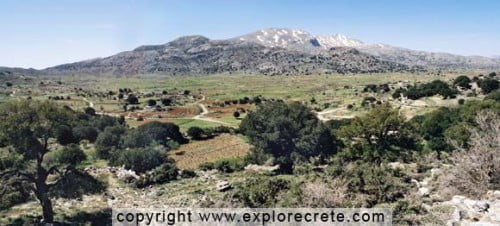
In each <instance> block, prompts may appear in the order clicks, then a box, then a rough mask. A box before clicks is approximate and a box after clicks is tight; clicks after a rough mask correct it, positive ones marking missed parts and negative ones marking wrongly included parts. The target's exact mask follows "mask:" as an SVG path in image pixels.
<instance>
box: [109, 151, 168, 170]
mask: <svg viewBox="0 0 500 226" xmlns="http://www.w3.org/2000/svg"><path fill="white" fill-rule="evenodd" d="M117 155H118V157H117V158H116V160H115V161H113V162H112V164H113V165H116V166H121V165H123V166H124V167H125V169H131V170H133V171H135V172H136V173H138V174H141V173H144V172H146V171H148V170H151V169H154V168H155V167H157V166H159V165H161V164H162V163H164V162H165V161H166V160H167V158H166V153H165V152H164V151H160V150H158V149H155V148H153V147H145V148H133V149H128V150H123V151H121V152H119V153H117Z"/></svg>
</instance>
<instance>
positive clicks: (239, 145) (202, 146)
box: [170, 134, 250, 169]
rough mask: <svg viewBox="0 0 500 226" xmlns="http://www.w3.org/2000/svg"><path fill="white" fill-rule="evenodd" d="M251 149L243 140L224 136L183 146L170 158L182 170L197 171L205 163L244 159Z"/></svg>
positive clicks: (174, 151) (173, 152)
mask: <svg viewBox="0 0 500 226" xmlns="http://www.w3.org/2000/svg"><path fill="white" fill-rule="evenodd" d="M249 148H250V145H248V144H247V143H246V142H245V141H244V140H243V139H242V138H240V137H238V136H235V135H228V134H223V135H220V136H218V137H215V138H213V139H209V140H204V141H195V142H192V143H189V144H186V145H182V146H181V147H180V148H179V149H177V150H173V151H171V152H170V157H172V158H173V159H174V160H175V163H176V164H177V167H179V168H180V169H195V168H196V167H198V166H199V165H200V164H202V163H205V162H214V161H216V160H219V159H226V158H233V157H243V156H245V155H246V154H247V153H248V151H249Z"/></svg>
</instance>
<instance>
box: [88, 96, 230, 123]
mask: <svg viewBox="0 0 500 226" xmlns="http://www.w3.org/2000/svg"><path fill="white" fill-rule="evenodd" d="M204 100H205V96H202V98H201V99H200V100H198V101H196V104H197V105H198V106H199V107H200V109H201V112H200V113H199V114H197V115H195V116H193V117H190V118H189V117H182V118H173V117H172V119H195V120H201V121H206V122H212V123H218V124H222V125H225V126H232V125H231V124H229V123H227V122H223V121H220V120H217V119H215V118H210V117H207V116H206V115H207V114H208V113H210V112H209V111H208V109H207V107H206V106H205V105H204V104H202V103H201V101H204ZM83 101H85V102H86V103H87V104H88V105H89V107H91V108H94V103H93V102H92V101H90V100H88V99H87V98H83ZM97 114H101V115H109V116H113V117H119V116H120V115H119V114H113V113H106V112H97ZM125 118H130V117H125ZM166 118H168V117H166ZM146 119H153V118H146Z"/></svg>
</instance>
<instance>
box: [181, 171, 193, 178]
mask: <svg viewBox="0 0 500 226" xmlns="http://www.w3.org/2000/svg"><path fill="white" fill-rule="evenodd" d="M193 177H196V173H195V172H194V171H192V170H182V171H181V178H193Z"/></svg>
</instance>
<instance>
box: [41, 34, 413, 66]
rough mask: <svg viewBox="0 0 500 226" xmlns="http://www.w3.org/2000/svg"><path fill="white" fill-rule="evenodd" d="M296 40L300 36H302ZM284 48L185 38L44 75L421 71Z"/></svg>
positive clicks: (345, 53)
mask: <svg viewBox="0 0 500 226" xmlns="http://www.w3.org/2000/svg"><path fill="white" fill-rule="evenodd" d="M291 35H292V36H293V35H294V34H291ZM296 35H297V36H300V34H298V33H297V34H296ZM256 38H257V39H258V37H256ZM283 39H284V38H283ZM282 42H283V43H284V42H286V40H285V41H282ZM283 47H286V45H283V46H280V45H275V46H274V45H272V46H271V45H262V44H260V43H257V42H254V41H246V40H238V39H229V40H210V39H208V38H206V37H203V36H185V37H181V38H178V39H176V40H174V41H171V42H168V43H166V44H164V45H146V46H140V47H138V48H136V49H134V50H132V51H126V52H122V53H118V54H116V55H113V56H110V57H106V58H98V59H92V60H86V61H81V62H76V63H70V64H63V65H59V66H55V67H51V68H47V69H45V70H43V73H45V74H54V75H57V74H60V75H62V74H110V75H132V74H148V73H158V74H172V75H179V74H213V73H248V74H268V75H278V74H312V73H372V72H394V71H415V70H420V69H421V68H410V67H408V66H406V65H404V64H398V63H393V62H388V61H383V60H379V59H377V58H375V57H373V56H371V55H369V54H366V53H362V52H359V51H358V50H356V49H353V48H349V47H335V48H331V49H327V50H326V49H325V50H323V51H321V52H319V51H318V52H313V51H309V52H308V51H299V50H298V49H297V50H294V49H289V48H283Z"/></svg>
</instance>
